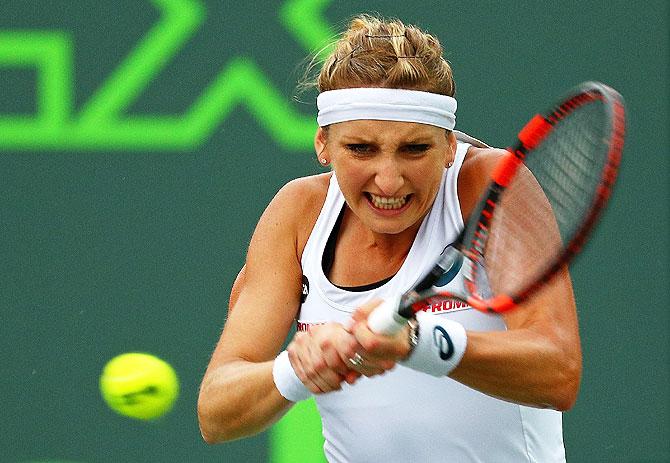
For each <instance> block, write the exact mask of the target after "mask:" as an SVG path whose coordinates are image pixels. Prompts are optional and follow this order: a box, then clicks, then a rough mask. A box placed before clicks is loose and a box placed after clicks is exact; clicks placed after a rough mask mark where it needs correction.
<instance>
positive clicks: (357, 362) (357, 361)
mask: <svg viewBox="0 0 670 463" xmlns="http://www.w3.org/2000/svg"><path fill="white" fill-rule="evenodd" d="M349 363H351V364H352V365H353V366H355V367H359V366H361V365H363V357H361V354H359V353H358V352H356V353H355V354H354V356H353V357H352V358H350V359H349Z"/></svg>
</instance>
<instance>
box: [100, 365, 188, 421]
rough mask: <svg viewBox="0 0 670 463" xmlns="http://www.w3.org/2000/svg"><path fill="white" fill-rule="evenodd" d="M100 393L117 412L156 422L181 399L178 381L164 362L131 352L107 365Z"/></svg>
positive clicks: (101, 378) (101, 381)
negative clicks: (155, 420) (178, 397)
mask: <svg viewBox="0 0 670 463" xmlns="http://www.w3.org/2000/svg"><path fill="white" fill-rule="evenodd" d="M100 392H101V393H102V397H103V399H105V402H107V405H109V407H110V408H111V409H112V410H114V411H115V412H117V413H120V414H121V415H125V416H129V417H131V418H137V419H140V420H153V419H155V418H158V417H159V416H161V415H164V414H165V413H167V412H168V411H169V410H170V409H171V408H172V405H173V404H174V402H175V400H176V399H177V396H178V395H179V380H178V379H177V374H176V373H175V371H174V369H173V368H172V367H171V366H170V364H168V363H167V362H165V361H164V360H161V359H159V358H158V357H156V356H153V355H150V354H142V353H139V352H131V353H127V354H122V355H119V356H117V357H114V358H113V359H112V360H110V361H109V362H108V363H107V365H105V367H104V368H103V370H102V375H101V376H100Z"/></svg>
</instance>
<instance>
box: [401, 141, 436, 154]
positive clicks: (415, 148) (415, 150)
mask: <svg viewBox="0 0 670 463" xmlns="http://www.w3.org/2000/svg"><path fill="white" fill-rule="evenodd" d="M429 149H430V145H429V144H427V143H411V144H409V145H405V146H404V147H403V151H405V152H407V153H410V154H422V153H425V152H426V151H428V150H429Z"/></svg>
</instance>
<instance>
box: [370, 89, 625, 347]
mask: <svg viewBox="0 0 670 463" xmlns="http://www.w3.org/2000/svg"><path fill="white" fill-rule="evenodd" d="M624 131H625V110H624V104H623V99H622V97H621V95H619V94H618V93H617V92H616V91H615V90H614V89H612V88H610V87H608V86H606V85H604V84H602V83H599V82H585V83H583V84H581V85H579V86H578V87H576V88H574V89H573V90H572V91H571V92H569V94H568V95H567V96H566V97H565V98H564V99H563V100H562V101H560V102H559V103H558V104H556V105H555V106H553V107H552V108H551V109H549V110H548V111H546V112H545V113H543V114H538V115H536V116H535V117H533V118H532V119H531V120H530V121H529V122H528V123H527V124H526V125H525V126H524V127H523V129H521V131H520V132H519V134H518V136H517V140H516V142H515V144H514V145H513V146H512V147H511V148H508V149H507V151H508V152H507V153H506V154H505V155H504V156H503V157H502V158H501V159H500V160H499V161H498V164H497V165H496V167H495V168H494V169H493V171H492V174H491V179H490V180H491V181H490V184H489V186H488V188H487V189H486V191H485V193H484V194H483V195H482V197H481V198H480V200H479V203H478V206H477V207H476V208H475V210H474V211H473V213H472V214H471V215H470V219H469V221H468V223H467V224H466V225H465V228H464V229H463V231H462V232H461V233H460V235H459V237H458V238H457V240H456V242H455V243H453V244H452V245H451V246H449V247H448V248H447V249H446V250H445V251H444V252H443V253H442V255H441V256H440V257H439V259H438V260H437V262H436V264H435V266H434V267H433V268H432V270H430V272H428V274H427V275H425V276H424V277H423V278H422V279H421V280H420V281H419V283H418V284H417V285H416V286H415V287H414V288H412V289H411V290H410V291H408V292H406V293H404V294H402V295H400V296H398V297H397V298H393V299H392V300H389V301H385V302H384V303H382V304H381V305H380V306H379V307H377V308H376V309H375V310H374V311H373V312H372V313H371V314H370V317H369V318H368V326H369V328H370V329H371V330H372V331H373V332H376V333H380V334H392V333H394V332H397V331H398V330H400V329H401V328H402V327H403V326H405V325H406V322H407V320H408V319H410V318H411V317H412V316H413V315H414V314H415V313H416V312H418V311H420V310H422V309H424V308H425V307H427V305H428V304H430V300H431V299H432V298H439V299H444V298H450V299H457V300H460V301H462V302H465V303H467V304H468V305H470V306H472V307H474V308H475V309H478V310H482V311H484V312H504V311H507V310H510V309H512V308H514V307H515V306H517V305H519V304H520V303H522V302H523V301H524V300H526V299H527V298H528V297H530V296H531V295H532V294H533V293H535V292H536V291H538V290H539V289H540V288H541V287H542V286H543V285H545V284H546V283H547V282H549V281H550V280H551V278H552V277H553V276H554V275H556V273H557V272H559V271H560V269H561V268H563V267H564V266H565V265H566V264H568V263H569V262H570V261H571V260H572V258H573V257H574V256H575V255H576V254H578V253H579V252H580V250H581V249H582V246H583V245H584V244H585V242H586V241H587V239H588V236H589V233H590V231H591V230H592V229H593V227H594V226H595V224H596V222H597V220H598V218H599V216H600V214H601V212H602V210H603V208H604V207H605V206H606V204H607V202H608V199H609V197H610V193H611V191H612V188H613V186H614V183H615V181H616V177H617V171H618V167H619V162H620V159H621V151H622V148H623V142H624ZM460 265H463V266H464V267H463V268H462V270H461V271H462V272H463V276H464V285H463V287H464V288H465V289H464V291H463V292H462V293H458V292H449V291H444V290H443V289H441V288H439V287H436V286H435V283H436V282H437V281H438V280H439V278H440V277H441V276H442V275H444V274H445V273H446V272H449V270H450V269H451V268H452V267H454V266H460Z"/></svg>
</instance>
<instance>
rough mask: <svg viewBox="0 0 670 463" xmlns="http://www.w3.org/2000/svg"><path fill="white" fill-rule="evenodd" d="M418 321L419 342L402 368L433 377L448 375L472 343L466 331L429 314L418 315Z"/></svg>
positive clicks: (421, 313)
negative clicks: (469, 341) (468, 344)
mask: <svg viewBox="0 0 670 463" xmlns="http://www.w3.org/2000/svg"><path fill="white" fill-rule="evenodd" d="M416 319H417V322H418V323H419V342H418V343H417V345H416V347H415V348H414V350H413V351H412V353H411V354H410V356H409V357H408V358H407V359H405V360H403V361H402V362H400V364H401V365H404V366H406V367H408V368H411V369H413V370H416V371H421V372H423V373H428V374H429V375H432V376H446V375H448V374H449V373H451V372H452V371H453V370H454V368H456V366H457V365H458V363H459V362H460V361H461V359H462V358H463V354H465V347H466V345H467V343H468V338H467V335H466V334H465V328H463V325H461V324H460V323H458V322H455V321H453V320H448V319H446V318H444V317H438V316H435V315H429V314H428V313H426V312H419V313H417V315H416Z"/></svg>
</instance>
